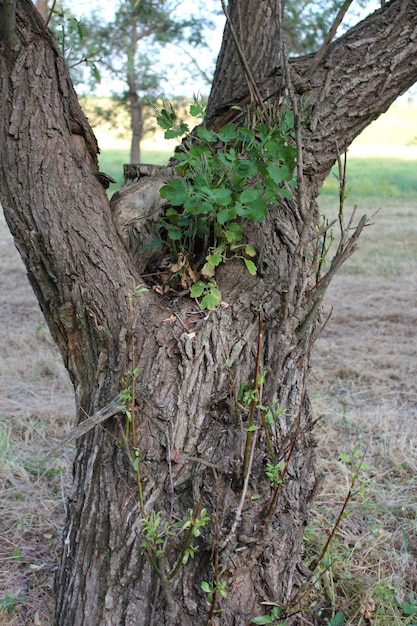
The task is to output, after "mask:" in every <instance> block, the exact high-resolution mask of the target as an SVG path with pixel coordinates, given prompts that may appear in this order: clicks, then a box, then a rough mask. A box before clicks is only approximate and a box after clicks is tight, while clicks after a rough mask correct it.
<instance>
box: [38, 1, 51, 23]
mask: <svg viewBox="0 0 417 626" xmlns="http://www.w3.org/2000/svg"><path fill="white" fill-rule="evenodd" d="M35 6H36V8H37V9H38V11H39V13H40V14H41V15H42V17H43V19H44V20H45V22H46V20H47V19H48V15H49V8H48V0H36V2H35Z"/></svg>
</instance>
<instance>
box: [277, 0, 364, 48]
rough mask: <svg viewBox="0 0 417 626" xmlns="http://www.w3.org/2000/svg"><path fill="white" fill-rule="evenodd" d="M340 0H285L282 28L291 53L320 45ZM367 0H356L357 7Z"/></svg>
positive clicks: (339, 4)
mask: <svg viewBox="0 0 417 626" xmlns="http://www.w3.org/2000/svg"><path fill="white" fill-rule="evenodd" d="M341 4H342V2H341V0H302V1H301V2H300V1H299V0H287V1H286V3H285V15H284V24H283V29H284V33H285V38H286V43H287V46H288V50H289V52H290V53H291V54H308V53H310V52H313V51H314V50H316V49H317V48H318V46H320V45H321V43H322V42H323V41H324V38H325V37H326V35H327V33H328V32H329V29H330V27H331V25H332V23H333V20H334V18H335V16H336V14H337V12H338V10H339V9H340V6H341ZM367 4H369V2H368V1H367V0H357V2H356V5H357V7H359V8H363V7H365V6H366V5H367Z"/></svg>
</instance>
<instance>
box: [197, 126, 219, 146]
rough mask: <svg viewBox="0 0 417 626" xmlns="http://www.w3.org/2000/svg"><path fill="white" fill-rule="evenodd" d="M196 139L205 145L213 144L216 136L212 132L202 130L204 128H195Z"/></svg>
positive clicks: (205, 129) (206, 129)
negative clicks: (204, 142) (205, 142)
mask: <svg viewBox="0 0 417 626" xmlns="http://www.w3.org/2000/svg"><path fill="white" fill-rule="evenodd" d="M197 137H198V138H199V139H202V140H203V141H207V143H215V142H216V141H217V135H216V133H215V132H214V130H209V129H208V128H204V126H199V127H198V128H197Z"/></svg>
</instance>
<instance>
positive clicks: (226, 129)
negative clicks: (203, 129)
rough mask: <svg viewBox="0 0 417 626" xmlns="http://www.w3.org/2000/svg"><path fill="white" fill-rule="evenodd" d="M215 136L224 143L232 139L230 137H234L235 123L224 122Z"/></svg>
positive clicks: (235, 134) (235, 135)
mask: <svg viewBox="0 0 417 626" xmlns="http://www.w3.org/2000/svg"><path fill="white" fill-rule="evenodd" d="M217 136H218V138H219V139H220V141H223V142H224V143H227V142H228V141H232V139H236V137H237V133H236V124H233V123H232V122H230V124H225V126H223V127H222V128H221V129H220V130H219V132H218V133H217Z"/></svg>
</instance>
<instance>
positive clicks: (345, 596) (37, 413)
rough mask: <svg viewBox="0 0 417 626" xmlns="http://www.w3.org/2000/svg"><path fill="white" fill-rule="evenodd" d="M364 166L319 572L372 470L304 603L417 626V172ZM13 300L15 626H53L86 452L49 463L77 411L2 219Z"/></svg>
mask: <svg viewBox="0 0 417 626" xmlns="http://www.w3.org/2000/svg"><path fill="white" fill-rule="evenodd" d="M414 119H417V117H416V118H414ZM390 124H392V122H390ZM390 132H391V131H390ZM410 132H411V133H412V132H414V131H409V133H410ZM414 134H415V135H417V129H416V131H415V133H414ZM379 138H380V133H379V132H378V139H379ZM386 141H387V145H388V146H389V149H392V150H393V152H396V150H394V147H395V144H389V141H388V139H387V140H386ZM362 145H369V144H368V140H367V142H365V143H363V144H362ZM397 147H398V146H397ZM406 148H407V149H406V152H407V150H408V148H410V149H412V146H409V147H406ZM124 150H125V152H124V154H122V153H119V152H116V151H115V150H113V151H103V153H102V157H101V158H102V161H101V167H102V169H103V170H104V171H108V172H109V173H110V174H112V173H113V171H114V172H115V173H116V177H117V178H119V179H120V178H121V176H120V174H121V169H120V166H119V165H118V164H119V163H123V162H126V157H127V150H126V148H124ZM355 150H356V149H352V151H351V152H352V154H351V157H349V158H350V162H349V170H348V177H349V186H350V193H349V195H348V199H347V207H348V210H349V208H350V209H352V207H353V205H354V204H357V205H358V210H357V211H358V215H361V214H362V213H367V214H368V215H372V214H373V213H374V212H375V211H376V210H377V209H379V212H378V214H377V215H376V216H375V217H374V219H373V220H372V222H373V225H372V226H369V227H367V228H366V229H365V233H364V236H363V240H362V242H361V243H360V246H359V250H358V252H357V253H356V255H355V256H354V257H352V259H350V261H349V262H348V264H347V265H346V266H345V267H344V268H343V269H342V271H341V272H340V274H339V275H338V276H337V277H336V279H335V280H334V282H333V284H332V286H331V287H330V289H329V293H328V295H327V297H326V301H325V305H324V310H323V315H322V320H323V322H324V321H325V320H326V319H327V317H328V314H329V313H330V311H332V314H331V316H330V319H329V321H328V322H327V324H326V325H325V328H324V330H323V332H322V335H321V337H320V338H319V340H318V341H317V344H316V346H315V349H314V352H313V364H312V370H311V375H310V392H311V397H312V400H313V406H314V411H315V413H316V415H317V416H318V417H319V416H320V418H321V419H320V420H319V422H318V425H317V428H316V437H317V442H318V446H317V455H318V474H319V476H320V481H319V488H318V491H317V494H316V497H315V499H314V501H313V502H312V511H311V518H310V522H309V525H308V527H307V528H306V560H307V562H308V563H309V564H310V565H311V566H313V565H314V563H315V562H316V561H317V558H318V555H319V554H320V551H321V549H322V546H323V545H324V543H325V540H326V537H327V535H328V533H329V532H330V529H331V528H332V525H333V524H334V521H335V519H336V517H337V515H338V511H340V508H341V506H342V503H343V500H344V498H345V496H346V493H347V491H348V490H349V488H350V484H351V478H352V473H353V472H354V471H355V469H354V464H355V462H357V459H358V458H361V456H359V457H354V455H355V454H356V452H354V451H355V450H356V449H357V450H358V451H359V454H360V455H362V454H365V461H366V463H367V465H368V466H369V470H367V471H363V472H362V473H361V474H360V476H359V479H358V482H357V483H356V485H355V488H354V492H355V495H354V496H353V497H352V498H351V500H350V502H349V504H348V507H347V511H346V515H345V516H344V517H343V519H342V521H341V523H340V525H339V528H338V529H337V531H336V532H335V536H334V539H333V541H332V543H331V544H330V548H329V550H328V552H327V554H326V556H325V560H324V561H323V562H322V563H321V564H320V565H319V567H318V569H317V571H316V575H315V577H314V579H313V580H312V581H311V584H310V585H309V589H308V592H307V593H306V595H305V597H304V600H303V602H304V604H305V607H306V609H307V610H308V612H309V613H310V614H311V613H313V614H314V615H315V618H316V622H317V623H319V624H326V623H327V624H330V625H331V626H335V625H336V624H342V623H343V621H344V623H345V624H351V625H352V626H359V625H363V626H364V625H365V624H373V625H375V626H391V625H394V626H396V625H401V626H411V625H412V624H417V511H416V509H417V507H416V495H415V494H416V471H417V446H416V444H417V435H416V432H417V430H416V424H417V340H416V330H415V327H416V319H417V221H416V214H417V195H416V191H417V189H416V179H417V177H416V175H415V162H414V163H413V161H410V160H408V159H406V158H403V159H401V160H398V159H394V158H385V159H382V158H380V159H378V160H376V159H372V160H365V159H364V158H363V156H360V154H358V152H357V151H355ZM359 152H361V151H360V150H359ZM362 153H363V150H362ZM408 154H409V150H408V153H407V156H408ZM166 158H167V154H162V155H161V154H159V156H158V155H155V154H154V155H153V156H152V155H149V157H148V156H147V155H145V157H144V160H148V162H149V161H150V162H158V161H157V159H159V162H166ZM112 168H113V169H112ZM112 175H114V174H112ZM336 187H337V186H336V185H335V183H334V181H333V180H332V179H329V180H328V182H327V183H326V185H325V188H324V189H323V193H322V195H321V198H320V204H321V208H322V210H323V211H324V212H325V213H326V214H327V215H329V217H330V218H331V216H332V215H334V214H335V212H336V211H337V193H336ZM0 287H1V288H0V320H1V323H0V344H1V352H0V626H4V625H6V624H8V625H9V626H11V625H17V624H42V625H43V626H47V625H48V624H50V623H51V614H52V611H53V589H52V584H53V575H54V572H55V569H56V567H57V563H58V558H59V549H60V542H61V536H60V535H61V530H62V523H63V516H64V503H65V494H66V492H67V490H68V488H69V485H70V472H71V470H70V465H71V449H68V450H67V451H66V452H65V453H63V455H62V456H61V457H60V458H59V459H57V460H56V461H54V462H53V463H51V464H48V465H45V464H44V463H42V458H43V457H44V456H45V455H46V454H47V452H48V451H49V449H50V448H51V446H52V445H53V443H54V442H56V441H57V440H60V439H63V438H64V437H65V435H66V434H67V433H68V431H69V429H70V428H71V424H72V419H73V415H74V405H73V397H72V390H71V386H70V383H69V380H68V377H67V375H66V372H65V370H64V368H63V366H62V364H61V361H60V357H59V354H58V353H57V351H56V349H55V347H54V345H53V343H52V340H51V338H50V336H49V333H48V331H47V329H46V328H45V325H44V323H43V320H42V315H41V312H40V310H39V307H38V305H37V303H36V300H35V297H34V295H33V293H32V291H31V289H30V287H29V285H28V282H27V279H26V276H25V271H24V268H23V265H22V263H21V261H20V258H19V256H18V254H17V252H16V250H15V249H14V246H13V242H12V239H11V237H10V234H9V233H8V231H7V228H6V225H5V223H4V221H3V219H2V218H1V220H0ZM340 453H342V454H343V455H345V457H344V459H345V460H343V459H341V458H340V456H339V455H340ZM349 458H350V459H352V462H349ZM410 594H411V595H410ZM311 623H312V622H311V619H310V618H307V617H305V619H304V618H300V624H306V625H307V624H311Z"/></svg>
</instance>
